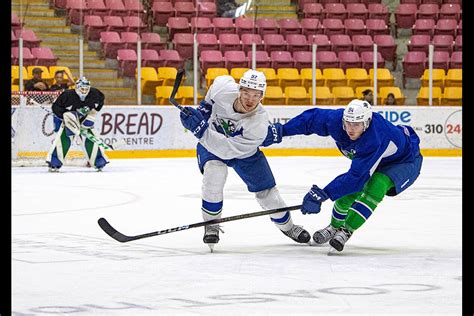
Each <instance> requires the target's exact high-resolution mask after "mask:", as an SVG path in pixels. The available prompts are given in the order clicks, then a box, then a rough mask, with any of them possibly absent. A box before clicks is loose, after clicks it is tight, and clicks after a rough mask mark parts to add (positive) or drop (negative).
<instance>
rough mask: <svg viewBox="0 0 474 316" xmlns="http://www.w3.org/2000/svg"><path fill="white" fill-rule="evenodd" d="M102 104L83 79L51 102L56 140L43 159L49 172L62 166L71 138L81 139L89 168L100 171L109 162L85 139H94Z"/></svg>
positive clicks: (102, 153)
mask: <svg viewBox="0 0 474 316" xmlns="http://www.w3.org/2000/svg"><path fill="white" fill-rule="evenodd" d="M103 105H104V94H103V93H102V92H101V91H100V90H98V89H96V88H92V87H91V84H90V82H89V80H87V79H86V78H85V77H82V78H80V79H79V80H77V81H76V89H75V90H65V91H64V92H63V93H61V95H59V97H58V98H57V99H56V101H54V102H53V106H52V110H53V113H54V116H53V120H54V131H55V133H56V138H55V139H54V141H53V145H52V147H51V149H50V150H49V152H48V156H47V158H46V163H47V164H48V167H49V171H51V172H57V171H58V170H59V169H60V168H61V166H62V165H63V164H64V159H65V157H66V155H67V153H68V151H69V149H70V147H71V141H72V140H73V138H74V137H75V136H78V137H79V138H80V139H81V140H82V143H83V145H84V146H83V149H84V152H85V155H86V157H87V160H88V161H89V164H90V165H91V166H93V167H94V168H95V169H97V170H98V171H100V170H102V168H103V167H104V166H105V165H106V164H107V163H109V160H108V158H107V156H106V155H105V153H104V151H103V149H102V148H101V147H99V146H98V145H97V144H96V143H94V142H92V141H91V140H90V139H88V138H87V137H86V135H87V133H89V134H90V135H91V136H95V137H98V135H97V134H96V132H95V131H94V129H93V128H94V123H95V119H96V115H97V112H99V111H100V110H101V109H102V106H103Z"/></svg>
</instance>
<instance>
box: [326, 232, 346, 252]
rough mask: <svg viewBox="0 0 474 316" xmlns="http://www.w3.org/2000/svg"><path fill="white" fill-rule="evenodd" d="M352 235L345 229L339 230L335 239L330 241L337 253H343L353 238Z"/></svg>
mask: <svg viewBox="0 0 474 316" xmlns="http://www.w3.org/2000/svg"><path fill="white" fill-rule="evenodd" d="M351 235H352V233H351V232H350V231H348V230H347V229H346V228H345V227H341V228H339V229H338V230H337V232H336V234H335V235H334V237H333V238H332V239H331V240H330V241H329V244H330V245H331V247H333V248H334V249H336V250H337V251H342V249H344V245H345V244H346V242H347V240H349V238H350V237H351Z"/></svg>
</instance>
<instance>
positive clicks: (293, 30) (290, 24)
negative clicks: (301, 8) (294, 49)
mask: <svg viewBox="0 0 474 316" xmlns="http://www.w3.org/2000/svg"><path fill="white" fill-rule="evenodd" d="M277 24H278V27H279V29H280V34H282V35H287V34H301V24H300V22H299V21H298V20H297V19H280V20H278V21H277Z"/></svg>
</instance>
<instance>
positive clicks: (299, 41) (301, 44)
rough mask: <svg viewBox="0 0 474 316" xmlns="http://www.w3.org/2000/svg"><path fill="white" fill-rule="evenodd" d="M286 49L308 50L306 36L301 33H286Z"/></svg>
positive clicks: (294, 50)
mask: <svg viewBox="0 0 474 316" xmlns="http://www.w3.org/2000/svg"><path fill="white" fill-rule="evenodd" d="M286 43H287V45H288V46H287V49H288V51H289V52H292V53H293V52H296V51H307V50H310V46H309V44H308V41H307V40H306V36H304V35H303V34H288V35H286Z"/></svg>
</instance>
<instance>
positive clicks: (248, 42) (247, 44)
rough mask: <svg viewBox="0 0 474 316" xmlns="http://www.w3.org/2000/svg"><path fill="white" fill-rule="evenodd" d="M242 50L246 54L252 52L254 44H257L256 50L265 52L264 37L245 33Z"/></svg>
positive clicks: (242, 38)
mask: <svg viewBox="0 0 474 316" xmlns="http://www.w3.org/2000/svg"><path fill="white" fill-rule="evenodd" d="M241 40H242V48H243V50H244V52H248V51H251V50H252V43H255V45H256V48H255V49H256V50H264V46H263V40H262V36H261V35H260V34H249V33H244V34H242V35H241Z"/></svg>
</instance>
